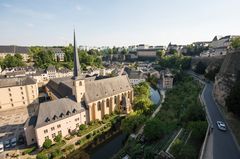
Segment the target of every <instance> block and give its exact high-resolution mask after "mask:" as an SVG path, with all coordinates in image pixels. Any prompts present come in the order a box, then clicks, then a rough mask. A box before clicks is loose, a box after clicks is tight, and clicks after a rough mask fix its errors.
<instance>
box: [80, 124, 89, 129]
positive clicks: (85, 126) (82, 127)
mask: <svg viewBox="0 0 240 159" xmlns="http://www.w3.org/2000/svg"><path fill="white" fill-rule="evenodd" d="M85 129H87V125H85V124H81V125H80V126H79V130H85Z"/></svg>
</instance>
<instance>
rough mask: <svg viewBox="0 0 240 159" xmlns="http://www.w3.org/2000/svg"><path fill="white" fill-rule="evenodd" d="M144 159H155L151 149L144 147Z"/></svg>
mask: <svg viewBox="0 0 240 159" xmlns="http://www.w3.org/2000/svg"><path fill="white" fill-rule="evenodd" d="M144 158H147V159H154V158H155V154H154V151H153V149H152V148H151V147H146V148H145V149H144Z"/></svg>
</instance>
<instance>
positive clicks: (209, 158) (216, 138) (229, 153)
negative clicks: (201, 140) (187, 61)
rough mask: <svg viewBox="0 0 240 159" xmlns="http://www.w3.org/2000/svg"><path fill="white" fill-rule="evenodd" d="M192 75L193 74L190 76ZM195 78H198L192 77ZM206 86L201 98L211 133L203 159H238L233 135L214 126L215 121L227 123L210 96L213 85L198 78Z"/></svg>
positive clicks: (239, 151) (237, 149)
mask: <svg viewBox="0 0 240 159" xmlns="http://www.w3.org/2000/svg"><path fill="white" fill-rule="evenodd" d="M191 74H192V73H191ZM192 75H193V74H192ZM193 76H194V77H196V78H199V77H198V76H196V74H195V75H193ZM199 80H200V81H201V82H203V83H204V84H205V85H206V86H205V89H204V90H203V93H202V97H203V100H204V103H205V104H206V107H207V111H208V114H209V118H210V121H211V122H212V126H213V131H212V132H211V134H210V136H209V139H208V142H207V148H206V152H205V155H204V158H205V159H240V150H239V148H238V145H237V143H236V141H235V140H234V137H233V134H232V132H231V130H230V129H229V130H228V131H226V132H223V131H220V130H219V129H218V127H217V125H216V122H217V121H223V122H225V123H227V122H226V121H225V119H224V117H223V116H222V114H221V112H220V110H219V108H218V105H217V104H216V103H215V101H214V98H213V96H212V91H213V85H212V83H206V82H205V81H203V80H202V77H201V78H199Z"/></svg>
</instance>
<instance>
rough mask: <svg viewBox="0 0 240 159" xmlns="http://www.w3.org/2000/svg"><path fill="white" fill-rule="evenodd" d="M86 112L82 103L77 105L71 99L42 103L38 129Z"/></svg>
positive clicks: (37, 124)
mask: <svg viewBox="0 0 240 159" xmlns="http://www.w3.org/2000/svg"><path fill="white" fill-rule="evenodd" d="M83 111H85V109H84V108H83V107H82V105H81V103H77V102H75V101H73V100H71V99H69V98H61V99H58V100H54V101H50V102H45V103H41V104H40V106H39V111H38V118H37V122H36V128H40V127H43V126H45V125H48V124H51V123H54V122H57V121H60V120H63V119H66V118H68V117H70V116H73V115H75V114H78V113H80V112H83Z"/></svg>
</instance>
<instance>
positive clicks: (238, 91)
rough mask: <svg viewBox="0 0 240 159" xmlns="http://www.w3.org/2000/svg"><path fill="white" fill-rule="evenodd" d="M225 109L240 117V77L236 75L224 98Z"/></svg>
mask: <svg viewBox="0 0 240 159" xmlns="http://www.w3.org/2000/svg"><path fill="white" fill-rule="evenodd" d="M226 107H227V109H228V111H230V112H232V113H234V114H235V115H237V116H238V117H240V75H239V74H238V77H237V80H236V81H235V83H234V85H233V87H232V88H231V91H230V93H229V95H228V97H227V98H226Z"/></svg>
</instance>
